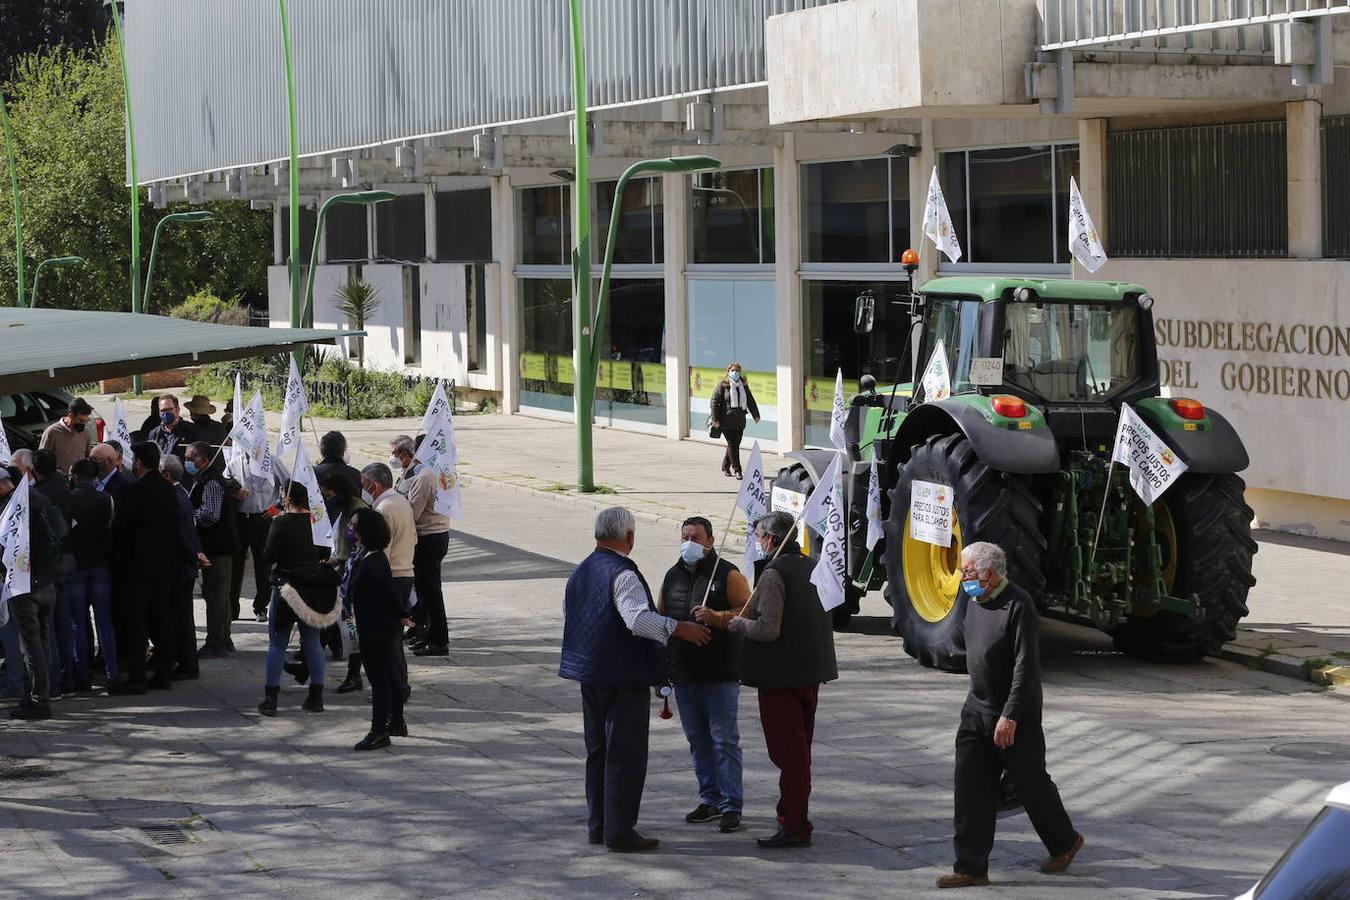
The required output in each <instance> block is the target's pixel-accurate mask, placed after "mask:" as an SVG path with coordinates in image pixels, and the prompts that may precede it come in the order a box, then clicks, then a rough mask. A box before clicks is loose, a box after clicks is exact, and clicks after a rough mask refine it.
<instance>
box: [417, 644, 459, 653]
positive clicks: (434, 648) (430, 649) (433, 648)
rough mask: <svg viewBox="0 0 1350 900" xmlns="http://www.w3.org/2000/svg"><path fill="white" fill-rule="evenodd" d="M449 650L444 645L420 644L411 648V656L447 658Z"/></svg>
mask: <svg viewBox="0 0 1350 900" xmlns="http://www.w3.org/2000/svg"><path fill="white" fill-rule="evenodd" d="M449 655H450V648H449V646H447V645H445V644H422V645H421V646H420V647H415V648H413V656H449Z"/></svg>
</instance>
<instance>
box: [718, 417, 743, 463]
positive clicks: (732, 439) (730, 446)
mask: <svg viewBox="0 0 1350 900" xmlns="http://www.w3.org/2000/svg"><path fill="white" fill-rule="evenodd" d="M722 437H724V438H726V439H727V452H726V455H725V456H723V457H722V471H723V472H739V471H740V470H741V438H743V437H745V429H741V430H740V431H728V430H726V429H725V428H724V429H722Z"/></svg>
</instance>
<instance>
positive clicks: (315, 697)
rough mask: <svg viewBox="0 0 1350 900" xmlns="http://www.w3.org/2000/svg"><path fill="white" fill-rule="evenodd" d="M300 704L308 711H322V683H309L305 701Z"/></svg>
mask: <svg viewBox="0 0 1350 900" xmlns="http://www.w3.org/2000/svg"><path fill="white" fill-rule="evenodd" d="M300 705H301V707H302V708H304V709H305V710H307V711H308V712H312V713H321V712H323V685H321V684H311V685H310V686H309V696H308V697H306V698H305V702H304V703H302V704H300Z"/></svg>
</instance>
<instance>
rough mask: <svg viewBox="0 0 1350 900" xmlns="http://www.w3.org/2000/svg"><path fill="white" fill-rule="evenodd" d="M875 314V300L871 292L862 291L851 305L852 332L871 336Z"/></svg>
mask: <svg viewBox="0 0 1350 900" xmlns="http://www.w3.org/2000/svg"><path fill="white" fill-rule="evenodd" d="M876 314H877V298H876V297H875V296H874V295H873V294H872V292H871V291H863V292H862V293H861V294H859V295H858V299H857V300H855V301H854V303H853V331H854V332H855V333H856V334H871V333H872V323H873V321H874V320H875V319H876Z"/></svg>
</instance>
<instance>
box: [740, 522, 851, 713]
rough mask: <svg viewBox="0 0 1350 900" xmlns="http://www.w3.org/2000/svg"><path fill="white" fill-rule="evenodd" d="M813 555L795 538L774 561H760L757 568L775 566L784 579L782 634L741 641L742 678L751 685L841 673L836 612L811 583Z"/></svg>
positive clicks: (816, 680) (811, 680)
mask: <svg viewBox="0 0 1350 900" xmlns="http://www.w3.org/2000/svg"><path fill="white" fill-rule="evenodd" d="M815 566H816V562H815V560H813V559H811V558H810V557H809V556H804V555H802V552H801V550H800V549H799V548H798V547H797V545H796V544H795V543H793V544H789V545H787V546H786V547H784V548H783V552H782V553H780V554H779V555H778V558H777V559H775V560H773V562H770V563H766V562H765V561H764V560H760V561H759V562H758V563H756V564H755V569H756V571H757V572H760V573H762V572H765V571H769V570H772V571H774V572H777V573H778V576H779V577H780V578H782V579H783V586H784V588H785V596H784V598H783V624H782V628H781V630H780V631H779V634H778V639H777V640H774V641H769V642H767V643H761V642H759V641H751V640H746V641H744V642H743V644H742V646H741V680H742V681H743V682H745V683H746V684H748V685H750V686H751V687H760V688H784V687H809V686H810V685H813V684H824V683H825V682H827V681H834V680H835V679H836V678H838V677H839V669H838V667H837V666H836V664H835V657H834V617H833V616H831V615H830V614H829V613H828V612H826V611H825V609H824V608H823V607H822V606H821V605H820V596H819V595H818V594H817V593H816V586H815V585H814V584H812V583H811V570H812V569H814V568H815Z"/></svg>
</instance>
